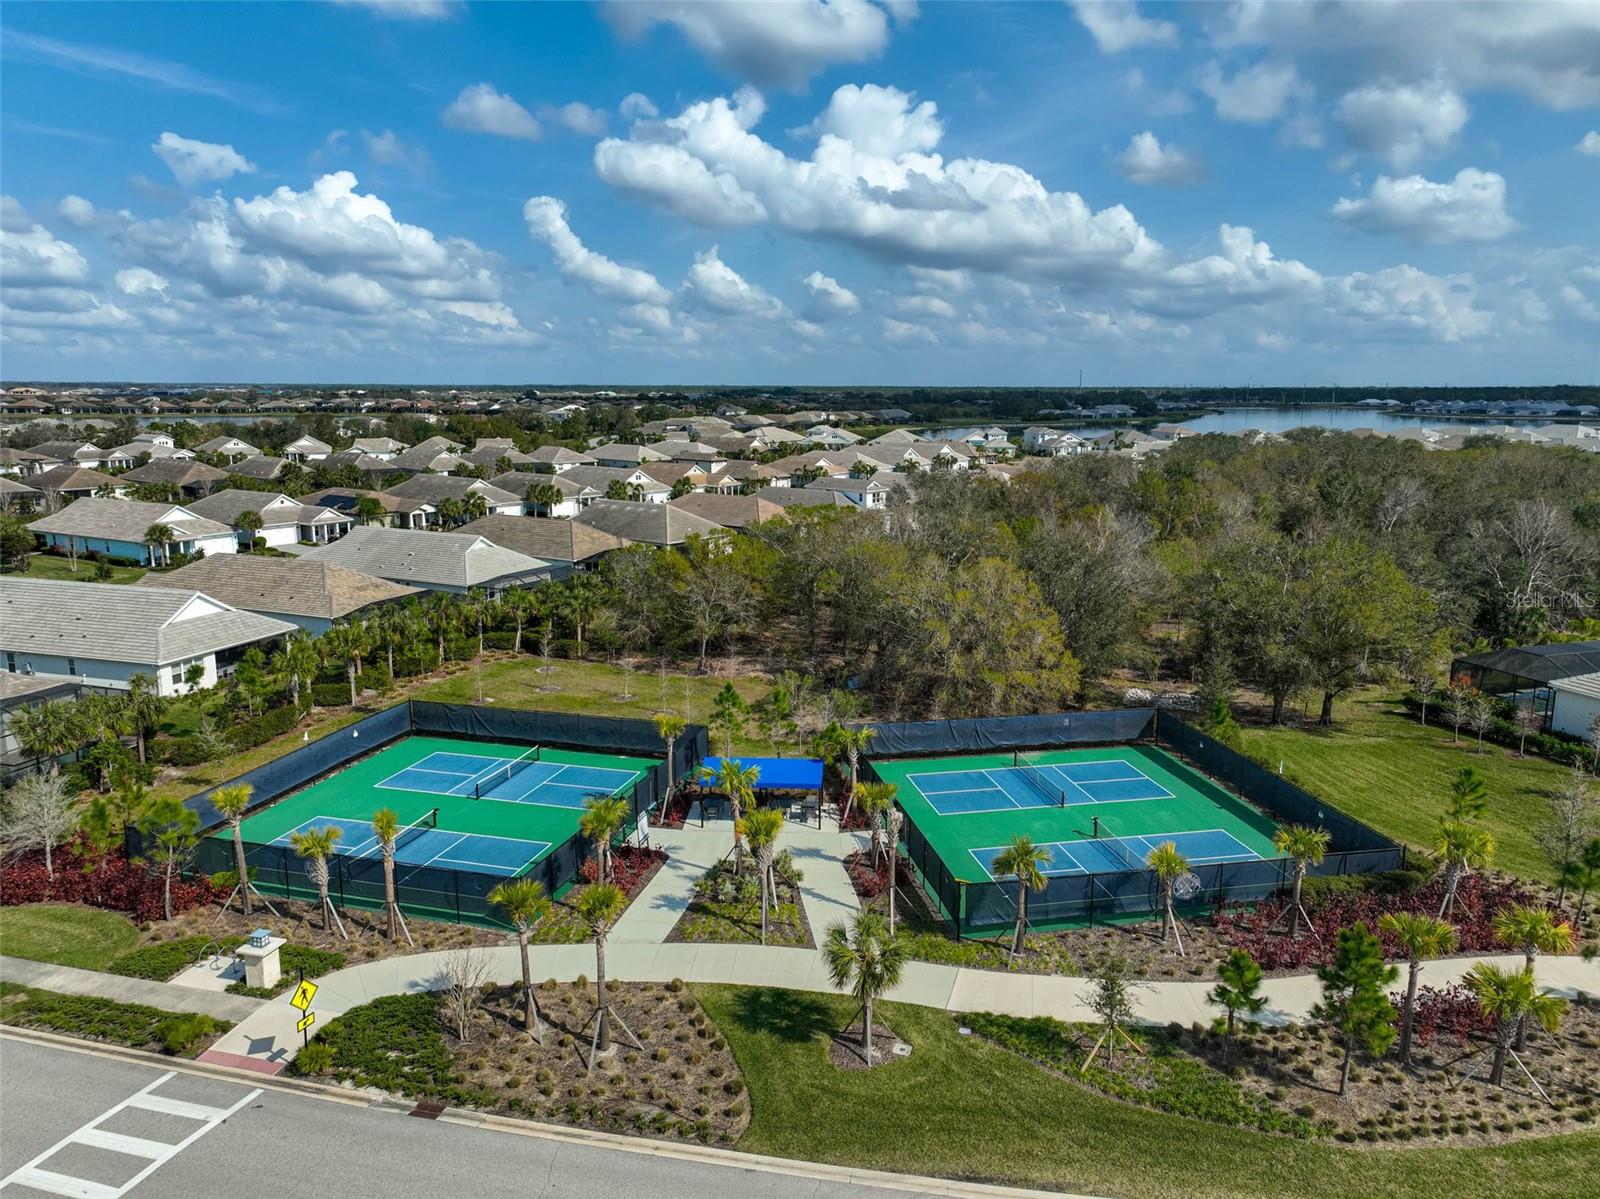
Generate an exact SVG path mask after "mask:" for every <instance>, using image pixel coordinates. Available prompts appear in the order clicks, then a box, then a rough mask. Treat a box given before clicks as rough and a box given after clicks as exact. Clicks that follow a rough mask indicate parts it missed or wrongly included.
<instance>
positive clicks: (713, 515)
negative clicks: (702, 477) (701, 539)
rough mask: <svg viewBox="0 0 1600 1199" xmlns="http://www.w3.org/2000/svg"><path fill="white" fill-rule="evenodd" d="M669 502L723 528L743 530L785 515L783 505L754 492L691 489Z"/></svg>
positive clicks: (671, 505)
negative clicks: (714, 491)
mask: <svg viewBox="0 0 1600 1199" xmlns="http://www.w3.org/2000/svg"><path fill="white" fill-rule="evenodd" d="M668 505H669V506H670V507H673V508H677V509H679V510H680V511H683V512H688V513H691V514H692V515H694V516H698V517H700V518H701V519H702V520H709V521H710V522H711V523H712V524H715V525H721V526H722V527H723V528H724V529H744V528H748V527H749V526H751V525H754V524H760V523H761V522H762V521H764V520H776V519H778V518H780V517H782V516H783V514H784V509H783V507H782V506H781V505H779V504H774V503H773V502H772V501H771V500H764V499H762V498H761V497H760V496H755V495H720V494H716V493H711V492H690V493H689V494H688V495H680V496H679V497H678V498H677V499H675V500H669V501H668Z"/></svg>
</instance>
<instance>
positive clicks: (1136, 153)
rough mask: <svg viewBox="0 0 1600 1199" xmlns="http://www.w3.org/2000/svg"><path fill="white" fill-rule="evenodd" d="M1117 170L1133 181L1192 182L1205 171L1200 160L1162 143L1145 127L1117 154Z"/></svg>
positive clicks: (1169, 144) (1184, 151)
mask: <svg viewBox="0 0 1600 1199" xmlns="http://www.w3.org/2000/svg"><path fill="white" fill-rule="evenodd" d="M1116 164H1117V170H1119V171H1121V172H1122V175H1123V177H1124V178H1126V179H1131V180H1133V182H1135V183H1159V184H1184V183H1193V182H1195V181H1196V180H1198V179H1200V178H1201V177H1202V176H1203V175H1204V174H1205V168H1204V167H1203V166H1202V165H1201V163H1200V160H1199V159H1198V158H1196V157H1195V156H1194V155H1193V154H1191V153H1190V152H1189V151H1188V150H1185V149H1184V148H1183V147H1182V146H1174V145H1172V144H1171V143H1168V144H1167V145H1165V146H1163V145H1162V144H1161V139H1159V138H1158V137H1156V135H1155V134H1154V133H1152V132H1150V131H1149V130H1148V129H1146V130H1145V131H1144V132H1143V133H1136V134H1134V135H1133V137H1132V138H1131V139H1130V140H1129V142H1128V148H1127V149H1125V150H1123V151H1122V153H1120V154H1118V155H1117V156H1116Z"/></svg>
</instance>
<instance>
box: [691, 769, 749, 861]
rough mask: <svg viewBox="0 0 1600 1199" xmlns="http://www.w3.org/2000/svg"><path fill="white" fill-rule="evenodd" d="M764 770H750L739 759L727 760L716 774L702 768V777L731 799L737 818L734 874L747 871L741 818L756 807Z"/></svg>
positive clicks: (735, 822)
mask: <svg viewBox="0 0 1600 1199" xmlns="http://www.w3.org/2000/svg"><path fill="white" fill-rule="evenodd" d="M760 773H761V770H760V767H757V766H746V765H745V764H744V763H743V762H741V761H739V759H738V758H723V759H722V761H721V762H720V763H719V764H718V767H717V769H716V770H714V771H713V770H708V769H706V768H705V767H704V766H702V767H701V768H700V777H701V779H702V780H703V781H705V782H708V783H710V784H711V785H712V786H713V787H715V788H716V789H717V790H718V791H719V792H721V793H722V794H723V795H724V796H726V797H727V800H728V809H729V814H730V815H731V816H732V817H733V872H734V874H735V875H737V874H739V873H740V872H741V871H742V870H743V868H744V858H743V850H742V848H741V847H742V846H743V844H744V842H743V840H742V838H741V837H740V835H739V818H740V817H741V816H742V815H743V813H744V810H745V808H746V807H753V806H754V805H755V793H756V791H755V788H756V780H757V778H758V777H759V776H760Z"/></svg>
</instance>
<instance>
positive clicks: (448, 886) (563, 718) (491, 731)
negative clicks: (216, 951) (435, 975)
mask: <svg viewBox="0 0 1600 1199" xmlns="http://www.w3.org/2000/svg"><path fill="white" fill-rule="evenodd" d="M411 734H421V735H428V736H440V737H455V738H460V739H463V740H474V739H475V740H480V741H495V742H501V743H509V744H530V745H553V746H558V747H561V748H567V749H578V750H589V751H594V752H598V753H613V754H623V755H626V756H643V757H650V758H656V759H658V760H657V761H656V762H655V764H654V765H653V766H651V767H650V768H649V769H648V770H647V771H646V772H645V773H644V774H643V775H642V776H641V777H640V778H639V780H638V781H637V782H636V783H635V784H634V785H633V787H632V789H631V790H630V792H629V793H628V794H627V797H626V798H627V799H628V800H629V805H630V812H631V817H630V819H629V821H628V824H627V827H626V829H625V830H624V835H631V834H632V832H633V830H634V829H635V828H636V827H637V824H638V818H639V816H640V815H641V814H643V813H646V812H648V811H650V810H651V809H652V808H653V807H654V806H655V805H657V804H659V803H660V802H661V801H662V799H663V798H664V797H665V796H666V794H667V791H668V790H669V787H670V786H671V785H672V784H674V783H676V782H678V781H679V780H682V779H684V778H687V777H688V776H689V774H690V772H691V771H692V770H693V769H694V766H695V764H696V763H698V762H699V761H700V759H701V758H703V757H704V756H705V754H706V748H707V731H706V728H705V726H704V725H689V726H688V727H687V728H685V729H684V731H683V734H682V735H681V736H680V737H678V738H677V740H676V741H675V743H674V745H673V753H672V761H671V763H670V764H669V763H668V762H667V761H666V760H665V759H664V758H663V757H662V753H663V750H664V749H665V748H666V747H665V746H664V745H663V744H662V741H661V738H660V736H659V735H658V734H657V732H656V728H655V725H654V723H653V722H652V721H649V720H630V719H626V718H621V717H610V716H585V715H582V714H577V713H566V712H540V711H529V710H524V709H517V708H480V707H472V706H468V705H464V704H441V703H431V702H425V701H421V700H412V701H408V702H406V703H402V704H397V705H396V706H395V707H392V708H386V709H385V710H384V711H382V712H376V713H374V714H372V715H371V716H367V717H365V718H363V719H362V720H359V721H357V722H356V723H355V724H352V725H348V726H346V727H345V728H342V729H338V730H336V731H334V732H331V733H328V734H326V735H325V736H323V737H321V738H319V739H317V740H316V741H312V742H310V743H309V744H306V745H303V746H301V747H300V748H298V749H295V750H293V751H291V752H289V753H287V754H285V755H284V756H283V757H281V758H277V759H275V760H274V761H271V762H268V763H265V764H264V765H261V766H258V767H256V768H255V769H254V770H250V771H247V772H246V773H244V774H242V775H239V776H238V777H237V778H232V779H229V780H228V781H227V782H226V783H219V784H217V786H214V787H209V788H207V789H206V790H204V791H201V792H199V793H198V794H196V795H193V796H191V797H189V798H188V799H187V800H185V801H184V803H185V806H187V807H189V808H190V809H191V810H193V811H195V812H197V813H198V814H199V816H200V827H201V829H202V830H206V831H208V832H213V833H215V832H216V831H217V829H218V826H219V825H220V824H221V823H222V817H221V815H220V813H218V811H217V809H216V807H215V806H214V805H213V804H212V802H211V796H212V795H213V794H215V792H216V791H217V790H218V788H219V787H223V786H230V785H239V784H245V785H248V786H249V787H250V788H251V789H252V791H253V802H252V804H251V810H252V811H255V810H257V809H259V808H262V807H266V806H268V805H270V804H272V803H275V802H277V801H278V800H279V799H282V798H283V797H284V796H285V795H288V794H290V793H292V792H294V791H298V790H300V789H301V788H303V787H305V786H306V785H307V784H309V783H313V782H315V781H317V780H318V779H321V778H323V777H325V776H327V775H329V774H332V773H334V772H335V771H337V770H341V769H343V768H344V767H346V766H348V765H349V764H350V763H352V762H354V761H356V760H357V759H358V758H361V757H364V756H366V755H367V754H370V753H372V752H374V751H376V750H379V749H382V748H383V747H384V746H386V745H389V744H391V743H392V742H394V741H396V740H398V739H400V738H401V737H405V736H409V735H411ZM223 831H224V832H225V830H223ZM127 849H128V853H129V855H130V856H138V855H139V854H140V852H141V851H142V837H141V835H140V834H139V832H138V830H137V829H135V828H133V827H131V826H130V828H129V830H128V834H127ZM245 853H246V861H247V863H248V864H249V866H250V868H251V872H252V875H253V876H254V881H255V885H256V886H257V887H259V888H260V889H261V890H262V892H264V893H265V894H267V895H278V896H283V897H286V898H292V899H302V900H310V901H315V900H316V898H317V890H316V887H315V885H314V884H313V883H312V882H311V880H310V878H309V877H308V876H307V875H306V873H305V869H304V863H303V862H302V861H301V860H300V859H299V857H298V856H297V855H296V854H295V852H294V850H293V849H292V848H291V847H289V846H282V845H261V844H254V843H251V842H246V843H245ZM590 853H591V846H590V845H589V843H588V841H587V840H586V839H585V838H583V837H581V836H578V835H576V834H575V835H574V836H572V837H571V838H569V839H568V840H567V841H565V842H563V843H562V844H560V845H558V846H556V847H555V848H554V849H553V850H552V851H551V852H550V853H548V854H546V855H545V857H543V858H542V859H540V860H539V861H538V862H536V863H534V865H533V866H532V867H530V868H529V870H528V871H527V873H526V875H525V877H530V878H535V879H537V880H538V881H539V882H541V883H542V884H543V885H544V888H545V892H546V894H549V895H556V894H557V893H559V892H560V891H561V890H562V889H563V888H565V887H566V886H567V885H568V884H569V883H571V882H572V881H573V880H574V879H575V878H576V877H577V875H578V870H579V867H581V866H582V864H583V862H584V860H585V859H586V858H587V857H588V856H589V855H590ZM234 867H235V862H234V852H233V845H232V842H231V841H229V840H228V839H227V838H226V837H225V836H209V837H205V838H203V839H202V840H201V842H200V844H199V847H198V849H197V851H196V855H195V861H194V868H195V869H196V870H198V871H199V872H200V873H202V874H214V873H217V872H218V871H231V870H233V869H234ZM329 871H330V879H329V893H330V895H331V897H332V898H333V900H334V902H335V903H337V904H339V905H340V906H341V907H347V906H348V907H353V908H367V909H379V910H381V909H382V907H383V904H384V880H383V862H382V859H381V858H376V857H374V858H355V857H349V856H335V857H334V858H332V859H330V861H329ZM395 878H396V886H397V889H398V897H399V901H400V903H401V905H402V906H403V907H404V908H405V910H406V911H407V912H409V913H414V914H416V915H418V916H421V917H424V918H428V919H436V920H455V921H465V922H467V923H476V924H488V925H494V926H497V927H501V926H504V925H505V921H504V920H502V919H501V918H500V917H499V915H498V914H497V913H496V912H495V910H494V908H493V907H492V905H490V904H489V902H488V895H489V892H490V891H492V890H493V889H494V888H495V886H496V885H498V884H499V883H502V882H504V881H505V876H504V875H498V874H479V873H476V872H473V871H469V870H453V869H443V868H439V867H433V866H406V865H398V866H397V867H396V871H395Z"/></svg>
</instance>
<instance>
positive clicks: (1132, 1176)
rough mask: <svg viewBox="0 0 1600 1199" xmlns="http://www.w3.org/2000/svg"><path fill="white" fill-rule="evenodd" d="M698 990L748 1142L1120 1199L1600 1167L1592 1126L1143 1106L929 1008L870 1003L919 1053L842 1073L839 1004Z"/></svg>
mask: <svg viewBox="0 0 1600 1199" xmlns="http://www.w3.org/2000/svg"><path fill="white" fill-rule="evenodd" d="M693 990H694V992H695V994H696V995H697V996H698V997H699V999H700V1002H701V1003H702V1004H703V1005H704V1006H705V1008H706V1011H707V1012H708V1013H709V1014H710V1016H711V1017H712V1019H713V1020H715V1021H716V1022H717V1024H718V1025H719V1026H720V1027H721V1028H722V1030H723V1032H724V1033H725V1034H726V1036H727V1037H728V1041H729V1044H730V1045H731V1046H732V1048H733V1052H734V1055H735V1057H737V1059H738V1061H739V1066H740V1069H741V1070H742V1071H743V1073H744V1076H745V1081H746V1083H747V1084H748V1086H749V1090H750V1100H751V1124H750V1128H749V1130H748V1131H747V1132H746V1133H745V1135H744V1137H743V1138H742V1139H741V1140H740V1141H739V1145H738V1147H739V1148H740V1149H743V1150H747V1151H749V1152H752V1153H769V1154H776V1155H779V1156H782V1157H793V1158H804V1159H808V1160H813V1161H822V1162H832V1163H836V1164H840V1165H852V1166H861V1167H867V1168H872V1169H880V1170H896V1171H906V1172H909V1173H914V1174H931V1175H937V1176H942V1177H949V1178H962V1179H969V1180H981V1181H986V1182H998V1183H1009V1184H1013V1185H1025V1186H1035V1187H1050V1188H1061V1189H1068V1190H1075V1191H1081V1192H1086V1193H1088V1194H1094V1195H1116V1196H1128V1197H1130V1199H1247V1197H1254V1196H1260V1197H1262V1199H1267V1197H1271V1199H1323V1197H1326V1199H1352V1197H1353V1196H1367V1195H1382V1196H1384V1197H1385V1199H1438V1197H1439V1196H1441V1195H1449V1196H1450V1197H1451V1199H1510V1197H1512V1196H1517V1197H1519V1199H1520V1197H1529V1199H1532V1197H1546V1196H1547V1197H1549V1199H1557V1197H1561V1199H1570V1197H1571V1196H1575V1195H1576V1194H1578V1193H1579V1192H1580V1191H1582V1190H1583V1188H1584V1186H1585V1184H1583V1183H1582V1182H1581V1181H1580V1180H1581V1179H1583V1178H1589V1179H1593V1178H1595V1177H1597V1171H1600V1133H1584V1134H1579V1135H1573V1136H1563V1137H1550V1138H1545V1139H1539V1140H1530V1141H1525V1142H1523V1143H1521V1144H1519V1145H1515V1146H1511V1147H1509V1148H1498V1149H1481V1150H1461V1149H1403V1150H1356V1149H1347V1148H1342V1147H1336V1146H1333V1145H1329V1144H1324V1143H1317V1142H1306V1141H1297V1140H1292V1139H1289V1138H1285V1137H1276V1136H1270V1135H1267V1134H1262V1133H1254V1132H1245V1131H1242V1130H1238V1129H1232V1128H1228V1127H1224V1126H1221V1125H1217V1124H1209V1123H1202V1122H1200V1121H1196V1120H1189V1119H1185V1118H1182V1117H1177V1116H1169V1115H1163V1114H1160V1113H1157V1112H1150V1111H1144V1110H1141V1109H1139V1108H1134V1107H1130V1106H1128V1105H1126V1104H1122V1103H1118V1102H1116V1101H1114V1100H1111V1099H1106V1098H1103V1097H1101V1096H1099V1095H1096V1094H1093V1093H1091V1092H1089V1091H1087V1090H1084V1089H1082V1088H1079V1087H1077V1086H1075V1085H1073V1084H1072V1083H1071V1082H1068V1081H1067V1080H1065V1079H1063V1078H1060V1077H1058V1076H1056V1075H1053V1074H1050V1073H1049V1072H1047V1071H1045V1070H1043V1069H1041V1068H1040V1067H1038V1066H1035V1065H1033V1064H1032V1063H1030V1062H1028V1061H1026V1060H1024V1059H1022V1058H1020V1057H1018V1056H1016V1055H1014V1054H1012V1053H1010V1052H1008V1051H1007V1050H1004V1049H1001V1048H999V1047H998V1046H994V1045H990V1044H987V1043H985V1042H981V1041H977V1040H975V1039H973V1038H967V1037H962V1036H960V1035H959V1034H958V1033H957V1030H956V1022H955V1020H954V1019H953V1018H952V1017H951V1016H950V1015H949V1014H947V1013H945V1012H941V1011H936V1010H933V1009H930V1008H921V1007H909V1006H902V1005H899V1004H882V1005H880V1008H879V1016H880V1018H881V1019H883V1020H884V1021H886V1022H887V1024H888V1025H889V1027H891V1028H893V1029H894V1031H895V1032H896V1033H898V1034H899V1035H900V1036H901V1037H903V1038H904V1039H906V1040H908V1041H910V1042H911V1043H912V1045H913V1046H914V1052H913V1053H912V1055H911V1057H910V1058H909V1059H907V1060H905V1061H902V1062H898V1063H895V1064H894V1065H892V1066H887V1067H882V1068H879V1069H877V1070H874V1071H872V1072H870V1073H867V1072H843V1071H840V1070H838V1069H837V1068H835V1067H834V1066H833V1065H832V1064H831V1063H830V1062H829V1061H828V1058H827V1036H828V1031H829V1030H830V1029H834V1028H839V1027H842V1026H843V1025H844V1024H845V1023H846V1022H847V1021H848V1020H849V1019H850V1018H851V1016H852V1013H853V1012H854V1010H855V1008H854V1004H853V1003H852V1002H851V1001H850V1000H848V999H845V998H836V997H832V996H824V995H814V994H806V993H801V992H794V991H776V990H768V989H762V988H747V987H726V986H696V987H694V988H693ZM1575 1187H1576V1188H1578V1189H1577V1190H1575V1189H1574V1188H1575Z"/></svg>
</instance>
